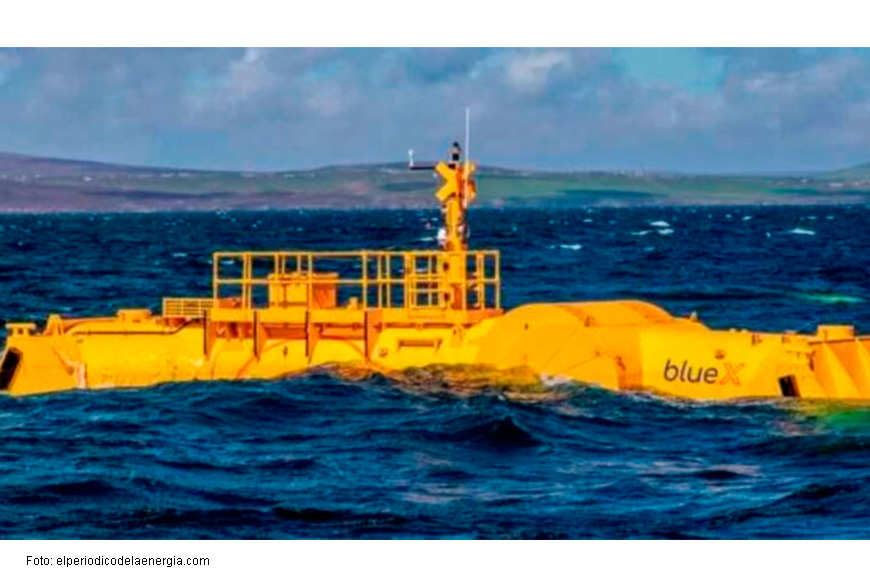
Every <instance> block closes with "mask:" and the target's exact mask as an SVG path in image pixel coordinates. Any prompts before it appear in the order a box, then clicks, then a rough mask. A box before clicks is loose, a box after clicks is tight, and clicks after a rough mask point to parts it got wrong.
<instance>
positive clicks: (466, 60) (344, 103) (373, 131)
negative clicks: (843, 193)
mask: <svg viewBox="0 0 870 580" xmlns="http://www.w3.org/2000/svg"><path fill="white" fill-rule="evenodd" d="M675 50H678V51H679V50H683V49H675ZM623 56H624V53H622V54H620V53H619V52H618V51H610V50H606V49H563V48H558V49H257V48H249V49H178V50H176V49H123V50H110V49H71V50H64V49H47V50H16V51H10V50H2V51H0V125H2V126H3V128H4V130H3V132H0V150H14V151H23V152H30V153H37V154H52V155H60V156H67V157H88V158H98V159H105V160H108V161H121V162H128V163H154V164H160V165H177V166H178V165H187V166H191V165H192V166H200V167H215V168H219V167H238V168H245V169H280V168H290V167H306V166H313V165H322V164H331V163H342V162H365V161H386V160H394V159H399V158H401V157H402V156H403V155H404V151H406V150H407V149H408V148H409V147H411V146H413V147H414V148H415V149H416V150H418V151H420V153H421V154H423V153H424V152H429V155H430V156H434V155H437V154H440V153H441V152H442V149H443V148H444V146H445V144H446V143H448V142H449V141H451V140H453V139H454V138H457V137H458V136H460V135H461V133H462V130H463V109H464V108H465V107H466V106H471V107H472V109H473V118H474V126H473V133H474V148H475V153H476V155H477V156H479V157H480V158H482V160H483V161H484V162H487V163H496V164H508V165H520V166H538V167H552V168H605V169H607V168H633V167H651V168H662V169H677V170H688V171H708V170H709V171H733V170H790V169H801V168H825V167H832V166H836V165H840V164H849V163H858V162H863V161H866V160H868V159H870V57H868V55H867V54H866V53H862V52H860V51H851V50H803V49H802V50H791V49H734V50H721V49H711V50H701V51H699V50H696V49H692V52H691V54H688V53H687V54H683V53H670V52H667V51H662V50H660V49H659V50H658V51H653V52H650V53H648V54H645V53H637V52H636V51H635V53H634V54H633V61H632V63H631V65H632V66H626V65H625V62H624V60H623ZM639 57H640V58H639ZM687 63H688V64H687ZM675 67H676V68H675Z"/></svg>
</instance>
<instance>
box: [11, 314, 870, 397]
mask: <svg viewBox="0 0 870 580" xmlns="http://www.w3.org/2000/svg"><path fill="white" fill-rule="evenodd" d="M9 330H10V336H9V338H8V340H7V345H6V350H5V352H4V355H3V359H2V361H0V388H2V391H3V392H5V393H7V394H10V395H30V394H36V393H47V392H56V391H64V390H72V389H100V388H117V387H141V386H148V385H155V384H159V383H166V382H183V381H203V380H240V379H272V378H277V377H283V376H287V375H292V374H294V373H300V372H303V371H305V370H307V369H310V368H313V367H318V366H322V365H332V364H354V365H360V366H362V367H364V368H369V369H371V370H373V371H375V372H384V373H390V372H393V371H402V370H406V369H409V368H415V367H426V366H430V365H473V366H475V367H486V368H492V369H495V370H511V369H523V370H526V371H531V372H532V373H534V374H535V375H537V376H539V377H542V378H545V377H560V378H565V379H570V380H574V381H578V382H582V383H588V384H592V385H598V386H601V387H604V388H607V389H613V390H637V389H647V390H652V391H656V392H660V393H664V394H668V395H673V396H678V397H685V398H691V399H729V398H743V397H802V398H815V399H870V350H868V349H870V337H855V336H854V334H853V332H852V328H851V327H846V326H822V327H819V332H818V333H817V334H816V335H813V336H807V335H796V334H769V333H755V332H749V331H744V330H739V331H736V330H731V331H717V330H711V329H709V328H707V327H706V326H704V325H703V324H701V323H700V322H698V321H697V320H694V319H689V318H675V317H673V316H671V315H669V314H668V313H667V312H665V311H664V310H662V309H660V308H658V307H656V306H654V305H651V304H647V303H644V302H635V301H617V302H593V303H566V304H531V305H526V306H522V307H519V308H516V309H514V310H511V311H509V312H507V313H503V312H502V311H500V310H498V309H486V310H477V311H464V310H458V311H457V310H451V309H446V308H441V309H439V308H420V309H417V310H414V311H409V310H407V309H403V308H374V309H365V308H360V307H351V308H324V309H316V308H315V309H307V308H304V307H269V308H263V309H242V308H219V307H216V308H213V309H211V310H210V311H209V312H208V314H207V315H203V316H182V315H166V314H165V313H164V315H163V316H152V315H151V314H150V313H149V312H147V311H142V310H122V311H119V312H118V314H117V315H116V316H115V317H111V318H83V319H60V318H59V317H56V316H52V317H50V318H49V321H48V324H47V325H46V328H45V329H44V330H43V331H42V332H39V333H37V332H36V329H35V327H34V325H32V324H12V325H9Z"/></svg>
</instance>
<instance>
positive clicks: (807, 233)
mask: <svg viewBox="0 0 870 580" xmlns="http://www.w3.org/2000/svg"><path fill="white" fill-rule="evenodd" d="M788 233H790V234H796V235H799V236H814V235H816V232H814V231H813V230H805V229H804V228H795V229H793V230H789V231H788Z"/></svg>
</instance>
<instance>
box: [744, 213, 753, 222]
mask: <svg viewBox="0 0 870 580" xmlns="http://www.w3.org/2000/svg"><path fill="white" fill-rule="evenodd" d="M751 219H752V216H751V215H745V216H743V221H745V222H748V221H749V220H751Z"/></svg>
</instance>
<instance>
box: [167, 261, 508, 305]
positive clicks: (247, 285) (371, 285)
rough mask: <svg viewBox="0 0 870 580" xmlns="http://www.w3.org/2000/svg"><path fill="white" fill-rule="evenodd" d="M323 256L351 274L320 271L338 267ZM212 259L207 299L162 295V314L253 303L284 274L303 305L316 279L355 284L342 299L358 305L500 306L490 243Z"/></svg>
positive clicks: (498, 279)
mask: <svg viewBox="0 0 870 580" xmlns="http://www.w3.org/2000/svg"><path fill="white" fill-rule="evenodd" d="M257 261H260V262H262V263H261V264H259V266H260V267H261V268H262V266H263V265H265V266H266V268H265V270H263V271H262V273H260V274H257V273H256V272H255V269H257V266H258V264H257ZM324 261H329V262H330V266H335V265H340V266H342V267H343V269H344V270H353V271H354V272H358V273H359V274H358V277H342V276H340V275H339V276H337V277H335V278H323V276H324V275H328V274H330V273H332V274H338V273H337V272H335V270H334V268H333V269H327V268H323V267H322V266H323V262H324ZM453 263H460V264H464V265H465V266H466V267H465V269H464V271H462V272H461V274H460V275H459V277H458V278H457V277H455V276H454V275H452V273H451V272H450V271H449V264H453ZM212 264H213V266H212V299H211V300H210V301H207V300H201V299H180V298H173V299H167V300H166V301H164V314H168V313H177V314H176V315H188V314H190V315H195V314H197V313H200V315H201V313H204V311H205V310H208V309H210V308H212V307H214V306H215V305H218V304H220V305H222V306H223V305H225V304H227V305H231V306H232V307H235V308H241V309H246V310H251V309H256V308H257V306H258V305H257V304H256V303H255V300H254V289H255V288H256V287H258V286H260V287H262V286H265V287H268V286H269V285H275V284H281V283H285V284H286V283H291V282H292V283H293V284H297V285H300V286H301V287H303V288H304V290H305V295H306V300H305V303H304V305H303V306H305V307H306V308H313V307H314V300H313V294H314V291H315V288H316V287H317V286H318V285H335V287H336V288H339V287H342V288H352V289H355V292H352V295H351V296H350V298H351V300H350V303H349V304H348V305H351V306H352V305H354V304H356V305H357V306H358V307H361V308H363V309H369V308H377V309H396V308H398V309H421V308H450V309H454V310H486V309H496V310H498V309H500V308H501V255H500V253H499V252H498V251H497V250H475V251H459V252H443V251H429V250H425V251H404V252H402V251H357V252H300V251H280V252H215V253H214V254H213V256H212ZM230 265H235V266H236V268H237V269H239V270H240V274H241V275H240V276H238V275H234V276H227V275H225V270H224V269H223V268H224V267H227V266H230ZM445 265H448V266H447V267H445ZM451 285H458V286H459V287H460V292H459V300H458V302H457V301H451V300H449V299H448V297H447V296H448V289H449V288H450V286H451ZM228 288H236V292H235V293H227V292H226V290H227V289H228ZM353 298H356V302H355V303H354V302H353V300H352V299H353ZM346 306H347V305H346Z"/></svg>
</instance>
